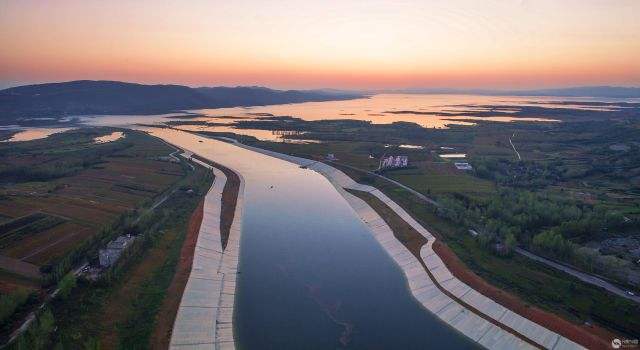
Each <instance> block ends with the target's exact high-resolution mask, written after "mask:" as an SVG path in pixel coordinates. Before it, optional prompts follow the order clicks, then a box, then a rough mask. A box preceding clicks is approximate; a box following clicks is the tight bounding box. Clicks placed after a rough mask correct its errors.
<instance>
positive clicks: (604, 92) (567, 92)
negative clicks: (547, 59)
mask: <svg viewBox="0 0 640 350" xmlns="http://www.w3.org/2000/svg"><path fill="white" fill-rule="evenodd" d="M387 92H395V93H405V94H468V95H490V96H557V97H604V98H640V88H639V87H619V86H581V87H570V88H558V89H537V90H497V89H453V88H452V89H447V88H442V89H441V88H408V89H400V90H393V91H387Z"/></svg>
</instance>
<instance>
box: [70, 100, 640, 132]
mask: <svg viewBox="0 0 640 350" xmlns="http://www.w3.org/2000/svg"><path fill="white" fill-rule="evenodd" d="M559 101H578V102H592V101H601V102H624V101H627V102H638V101H640V99H608V98H579V97H571V98H568V97H540V96H522V97H514V96H478V95H420V94H380V95H374V96H372V97H370V98H361V99H355V100H347V101H327V102H305V103H291V104H282V105H273V106H255V107H236V108H216V109H201V110H192V111H190V112H192V113H197V114H202V115H203V117H200V118H190V119H188V120H191V121H207V122H211V123H216V124H226V125H204V126H203V125H182V126H180V127H179V128H181V129H183V130H197V131H214V132H232V133H235V134H239V135H248V136H253V137H256V138H258V139H260V140H268V141H283V140H284V139H283V138H282V134H281V133H279V132H273V131H270V130H254V129H236V128H234V127H233V123H234V122H235V121H237V120H250V119H256V118H260V117H261V116H265V115H274V116H293V117H298V118H302V119H304V120H321V119H357V120H367V121H371V122H372V123H375V124H385V123H393V122H397V121H406V122H413V123H416V124H419V125H421V126H423V127H426V128H445V127H447V125H450V124H457V125H472V124H473V121H474V120H490V121H497V122H511V121H515V120H519V121H532V122H535V121H538V122H552V121H554V120H553V119H548V118H514V117H510V116H508V115H507V116H505V115H495V116H488V117H482V118H480V117H470V116H464V115H456V113H459V114H461V113H463V112H469V111H479V112H487V111H489V112H491V111H492V109H491V108H488V107H487V106H496V109H493V110H494V111H500V112H504V113H509V112H515V109H514V108H513V107H512V106H539V107H553V108H575V109H585V110H614V109H616V108H620V107H615V106H606V107H602V106H586V105H577V104H575V105H574V104H571V105H565V104H560V103H558V102H559ZM394 111H395V112H397V111H413V112H417V113H413V114H412V113H408V114H394V113H391V112H394ZM443 112H446V113H448V114H449V115H447V116H441V115H437V113H443ZM418 113H419V114H418ZM184 114H185V113H171V114H162V115H153V116H139V115H138V116H101V117H99V118H92V117H86V116H85V117H82V118H81V120H83V121H84V122H86V123H88V124H91V125H110V126H114V125H116V126H125V125H128V124H132V123H146V124H149V123H162V122H166V121H168V120H172V118H173V119H179V117H180V116H182V115H184ZM294 142H296V141H294Z"/></svg>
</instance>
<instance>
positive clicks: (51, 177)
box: [0, 128, 183, 283]
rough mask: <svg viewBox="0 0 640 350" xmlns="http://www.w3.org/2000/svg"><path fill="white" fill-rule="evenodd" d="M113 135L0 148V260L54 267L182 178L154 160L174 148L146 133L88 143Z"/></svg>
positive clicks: (79, 134)
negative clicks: (115, 221)
mask: <svg viewBox="0 0 640 350" xmlns="http://www.w3.org/2000/svg"><path fill="white" fill-rule="evenodd" d="M113 131H114V129H111V128H95V129H80V130H71V131H67V132H64V133H60V134H54V135H52V136H50V137H48V138H45V139H39V140H33V141H27V142H10V143H0V164H1V165H0V255H1V256H4V257H6V258H11V259H15V260H17V261H22V262H25V263H29V264H33V265H35V266H38V267H41V268H42V267H44V266H47V265H51V264H53V263H55V261H57V260H59V259H61V258H63V257H64V256H65V254H67V253H68V252H69V251H71V250H72V249H74V248H75V247H77V246H78V245H79V244H81V243H82V242H84V241H85V240H87V239H88V238H90V237H92V236H94V235H95V234H96V233H97V232H99V230H100V229H101V228H102V227H103V226H105V225H107V224H109V223H111V222H112V221H113V220H115V219H116V218H118V217H119V216H120V215H121V214H123V213H125V212H127V211H130V210H134V209H136V208H139V207H141V206H143V205H145V204H148V203H150V202H151V201H153V199H154V198H155V197H157V196H159V195H161V194H162V193H163V192H164V191H165V190H167V188H169V187H170V186H171V185H172V184H173V183H175V182H176V181H177V180H178V179H179V178H181V177H182V176H183V169H182V167H181V166H180V164H176V163H171V162H167V161H162V160H160V158H159V157H162V156H166V155H168V154H169V153H171V152H173V151H175V150H174V149H173V148H171V147H169V146H167V145H166V144H164V143H162V142H161V141H159V140H156V139H154V138H152V137H150V136H147V135H145V134H143V133H139V132H136V131H130V130H129V131H126V132H125V137H123V138H121V139H118V140H115V141H113V142H105V143H100V144H97V143H95V142H94V141H93V140H94V138H95V137H99V136H102V135H108V134H110V133H111V132H113ZM0 277H2V276H1V275H0ZM14 280H16V279H15V278H14ZM1 282H2V281H0V283H1ZM13 282H15V281H13ZM13 282H12V283H13Z"/></svg>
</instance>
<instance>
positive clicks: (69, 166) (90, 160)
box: [0, 141, 133, 183]
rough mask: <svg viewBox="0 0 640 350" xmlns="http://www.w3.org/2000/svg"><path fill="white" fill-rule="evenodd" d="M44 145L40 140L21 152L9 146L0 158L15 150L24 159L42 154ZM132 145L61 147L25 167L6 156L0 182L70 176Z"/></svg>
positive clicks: (1, 167) (120, 143) (44, 179)
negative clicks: (45, 157) (31, 147)
mask: <svg viewBox="0 0 640 350" xmlns="http://www.w3.org/2000/svg"><path fill="white" fill-rule="evenodd" d="M47 145H49V142H45V143H43V145H42V148H40V147H37V148H35V149H30V150H26V151H25V150H21V152H19V151H20V150H14V149H11V148H5V149H0V159H2V158H4V157H9V156H15V154H16V152H17V153H18V154H19V155H18V157H24V158H28V157H34V156H42V155H44V154H46V153H47V152H49V148H48V147H47ZM132 146H133V144H132V143H130V142H125V141H122V142H109V143H105V144H95V145H91V146H89V147H78V148H74V149H71V150H64V149H63V150H62V151H59V152H57V153H56V155H55V156H51V157H50V160H48V161H44V162H40V163H37V164H30V165H28V166H27V165H20V164H19V163H15V162H14V161H12V160H11V159H9V158H7V159H6V161H3V162H2V166H0V182H12V183H18V182H31V181H48V180H53V179H57V178H61V177H66V176H72V175H74V174H76V173H78V172H79V171H81V170H83V169H86V168H89V167H92V166H95V165H97V164H100V163H102V162H103V161H104V160H103V159H104V157H107V156H110V155H114V154H116V153H118V152H121V151H123V150H125V149H127V148H130V147H132ZM58 147H59V145H58Z"/></svg>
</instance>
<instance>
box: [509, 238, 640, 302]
mask: <svg viewBox="0 0 640 350" xmlns="http://www.w3.org/2000/svg"><path fill="white" fill-rule="evenodd" d="M516 252H517V253H518V254H521V255H523V256H526V257H527V258H529V259H532V260H535V261H537V262H540V263H542V264H545V265H547V266H550V267H553V268H554V269H557V270H560V271H563V272H565V273H568V274H570V275H571V276H573V277H575V278H577V279H579V280H581V281H583V282H586V283H589V284H592V285H594V286H597V287H600V288H604V289H606V290H607V291H609V292H611V293H613V294H616V295H618V296H621V297H623V298H626V299H629V300H631V301H633V302H636V303H638V304H640V296H637V295H636V296H633V295H629V294H628V293H627V291H626V290H625V289H622V288H620V287H618V286H616V285H615V284H612V283H610V282H607V281H605V280H603V279H602V278H599V277H597V276H594V275H590V274H588V273H585V272H582V271H578V270H576V269H574V268H571V267H569V266H567V265H564V264H560V263H557V262H555V261H553V260H549V259H547V258H544V257H541V256H538V255H535V254H533V253H531V252H529V251H526V250H524V249H522V248H516Z"/></svg>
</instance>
